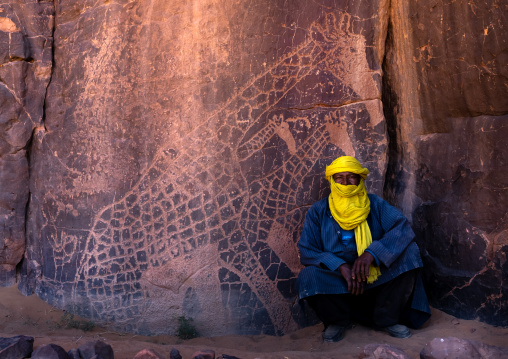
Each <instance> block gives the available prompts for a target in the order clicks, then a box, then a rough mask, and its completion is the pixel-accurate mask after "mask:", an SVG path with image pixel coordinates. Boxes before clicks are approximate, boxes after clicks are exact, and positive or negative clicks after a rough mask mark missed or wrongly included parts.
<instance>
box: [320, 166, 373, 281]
mask: <svg viewBox="0 0 508 359" xmlns="http://www.w3.org/2000/svg"><path fill="white" fill-rule="evenodd" d="M341 172H351V173H356V174H358V175H360V177H361V180H360V183H359V184H358V186H354V185H349V186H345V185H341V184H338V183H335V181H334V180H333V175H334V174H336V173H341ZM368 174H369V170H368V169H367V168H364V167H363V166H362V165H361V164H360V162H358V160H357V159H356V158H354V157H351V156H342V157H339V158H337V159H336V160H335V161H333V162H332V163H331V164H330V165H329V166H327V167H326V172H325V176H326V179H327V180H328V181H329V182H330V189H331V193H330V196H329V197H328V204H329V206H330V211H331V213H332V216H333V218H334V219H335V220H336V221H337V223H339V225H340V226H341V228H343V229H345V230H354V231H355V240H356V249H357V252H358V256H360V255H362V253H363V252H364V251H365V249H367V247H368V246H369V245H370V244H371V243H372V234H371V233H370V228H369V225H368V224H367V217H368V215H369V213H370V200H369V197H368V195H367V190H366V189H365V182H364V181H365V179H366V178H367V175H368ZM379 275H381V271H380V270H379V267H375V266H372V265H371V266H370V268H369V278H368V280H367V283H369V284H370V283H373V282H374V281H375V280H376V279H377V277H378V276H379Z"/></svg>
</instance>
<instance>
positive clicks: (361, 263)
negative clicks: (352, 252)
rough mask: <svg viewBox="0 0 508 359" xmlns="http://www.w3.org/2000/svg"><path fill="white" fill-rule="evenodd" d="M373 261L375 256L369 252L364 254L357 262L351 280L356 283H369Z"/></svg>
mask: <svg viewBox="0 0 508 359" xmlns="http://www.w3.org/2000/svg"><path fill="white" fill-rule="evenodd" d="M373 261H374V256H373V255H372V254H370V253H369V252H363V254H362V255H361V256H360V257H358V258H357V259H356V260H355V263H354V264H353V269H352V270H351V278H352V279H353V281H354V282H366V281H367V278H369V267H370V265H371V264H372V262H373ZM341 267H342V266H341ZM341 273H342V271H341Z"/></svg>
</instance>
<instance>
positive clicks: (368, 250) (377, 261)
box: [365, 249, 379, 267]
mask: <svg viewBox="0 0 508 359" xmlns="http://www.w3.org/2000/svg"><path fill="white" fill-rule="evenodd" d="M365 252H369V253H370V254H372V256H373V257H374V260H375V261H376V266H378V267H379V259H378V257H377V256H376V255H375V254H374V253H373V252H372V251H371V250H370V249H366V250H365Z"/></svg>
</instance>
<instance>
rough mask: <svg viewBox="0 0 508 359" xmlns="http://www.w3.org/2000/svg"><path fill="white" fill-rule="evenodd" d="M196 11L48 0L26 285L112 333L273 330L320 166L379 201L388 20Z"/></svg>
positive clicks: (332, 12)
mask: <svg viewBox="0 0 508 359" xmlns="http://www.w3.org/2000/svg"><path fill="white" fill-rule="evenodd" d="M72 4H74V3H72ZM189 6H190V5H189V4H184V3H180V4H174V3H173V2H170V3H168V2H165V1H159V2H153V3H152V5H150V6H147V5H146V4H141V3H139V4H136V3H129V4H128V5H125V4H123V2H115V1H112V2H110V3H108V4H107V5H100V6H98V5H97V6H95V5H94V6H91V5H90V6H88V7H87V10H86V12H84V13H80V11H79V9H80V5H77V4H74V5H71V3H70V2H60V3H59V4H58V6H57V12H56V23H55V35H54V36H55V67H54V72H53V76H52V81H51V84H50V86H49V89H48V100H47V107H46V121H45V127H46V131H39V132H38V133H37V134H36V135H35V136H34V139H33V151H32V157H31V163H32V167H31V168H32V174H33V176H32V181H31V191H32V193H33V196H32V202H31V207H30V213H29V222H28V242H29V251H28V252H27V262H26V267H25V268H26V271H27V273H26V275H25V278H26V280H25V282H24V283H23V284H24V290H25V291H27V292H30V291H32V290H35V292H36V293H37V294H38V295H39V296H41V297H42V298H43V299H45V300H47V301H48V302H49V303H51V304H53V305H55V306H57V307H61V308H67V309H68V310H71V311H74V312H78V313H79V314H80V315H83V316H85V317H89V318H92V319H93V320H94V321H97V322H101V323H111V325H113V326H116V327H117V328H119V329H122V330H129V331H136V332H141V333H157V332H167V331H168V328H175V327H176V324H177V323H176V321H175V318H177V317H179V316H181V315H184V316H186V317H188V318H193V319H194V321H193V324H194V325H195V326H196V327H197V329H198V331H199V332H200V334H202V335H212V334H213V335H219V334H227V333H240V334H259V333H267V334H281V333H284V332H286V331H288V330H291V329H292V328H296V325H297V323H296V322H295V321H294V320H293V319H292V313H291V308H292V305H293V302H294V300H295V292H294V280H295V277H296V275H297V273H298V271H299V269H300V264H299V261H298V255H297V252H296V246H295V242H296V241H297V240H298V234H299V229H300V226H301V225H302V222H303V218H304V216H305V212H306V210H307V208H308V207H309V205H310V204H312V203H313V202H314V201H315V200H317V199H319V198H321V197H323V196H324V195H326V194H327V186H326V181H325V179H324V178H323V175H324V168H325V166H326V165H327V164H328V163H330V162H331V161H332V160H333V159H335V158H336V157H337V156H339V155H344V154H351V155H355V156H356V157H358V158H359V159H360V160H361V161H363V162H364V163H365V165H366V166H368V167H369V169H370V171H371V175H370V182H369V185H370V189H371V190H372V191H374V192H376V193H379V194H380V193H381V191H382V187H383V178H384V171H385V163H386V148H387V138H386V126H385V122H384V119H383V114H382V106H381V101H380V98H381V94H380V88H381V86H380V85H381V84H380V63H379V59H380V58H381V53H382V51H381V47H382V45H384V43H383V42H379V40H380V39H382V38H384V36H383V34H382V31H383V26H382V23H381V21H383V20H384V19H383V17H382V16H381V17H374V16H373V15H374V14H378V13H382V11H381V10H382V9H381V8H376V6H374V7H373V6H372V5H371V4H369V5H367V4H366V5H361V6H360V5H356V6H353V7H351V8H349V12H346V7H345V6H342V5H340V4H339V3H337V2H334V1H328V2H327V1H325V2H323V4H322V5H316V4H315V3H312V4H309V3H308V2H306V1H298V2H291V4H290V5H289V4H286V5H284V6H282V5H280V6H279V5H276V4H273V2H272V1H264V2H263V1H262V2H257V3H256V6H255V7H254V8H243V7H237V6H232V5H217V4H215V2H212V1H210V2H207V1H203V2H201V3H200V4H199V6H202V7H203V8H202V9H193V8H190V7H189ZM205 9H207V10H206V11H205ZM246 18H247V19H248V20H245V19H246ZM259 19H264V20H263V21H264V22H262V23H260V21H259ZM378 29H379V30H378ZM247 54H249V55H247ZM39 271H40V273H41V274H42V278H41V279H36V278H34V277H33V276H31V273H32V274H38V273H39ZM226 323H227V324H226Z"/></svg>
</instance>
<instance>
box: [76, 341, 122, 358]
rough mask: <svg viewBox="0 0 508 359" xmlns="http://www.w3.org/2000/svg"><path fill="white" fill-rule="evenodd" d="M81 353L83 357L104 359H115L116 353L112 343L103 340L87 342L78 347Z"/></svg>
mask: <svg viewBox="0 0 508 359" xmlns="http://www.w3.org/2000/svg"><path fill="white" fill-rule="evenodd" d="M78 351H79V355H80V356H81V358H83V359H91V358H95V357H98V358H103V359H114V357H115V355H114V352H113V348H112V347H111V345H109V344H106V343H104V342H103V341H101V340H96V341H93V342H86V343H85V344H83V345H82V346H80V347H79V348H78Z"/></svg>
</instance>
